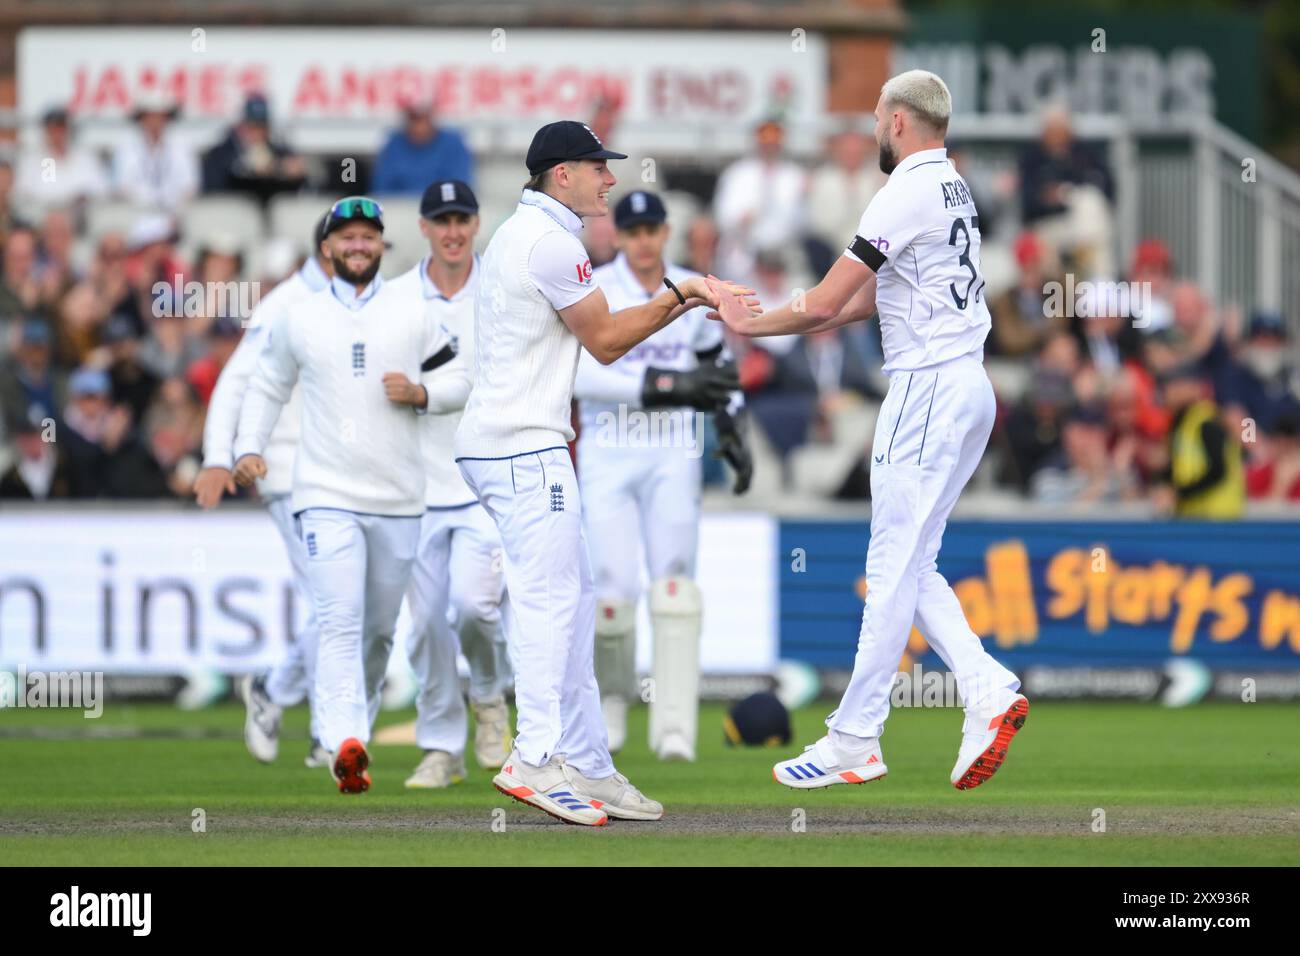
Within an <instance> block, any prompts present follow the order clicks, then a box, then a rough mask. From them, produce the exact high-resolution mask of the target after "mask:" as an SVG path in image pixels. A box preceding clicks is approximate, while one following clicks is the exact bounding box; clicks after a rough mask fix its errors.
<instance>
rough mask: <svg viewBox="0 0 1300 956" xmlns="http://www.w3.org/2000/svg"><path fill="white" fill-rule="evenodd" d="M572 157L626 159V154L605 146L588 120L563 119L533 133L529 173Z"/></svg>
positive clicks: (529, 153)
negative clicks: (585, 121) (584, 121)
mask: <svg viewBox="0 0 1300 956" xmlns="http://www.w3.org/2000/svg"><path fill="white" fill-rule="evenodd" d="M571 159H627V154H626V153H616V152H614V151H613V150H612V149H606V148H605V144H604V143H602V142H601V141H600V140H599V139H598V138H597V137H596V134H595V133H593V132H592V131H591V128H590V127H589V126H587V124H586V123H578V122H575V121H573V120H560V121H559V122H558V123H547V124H546V125H545V126H543V127H542V128H541V129H539V130H538V131H537V132H536V133H534V134H533V142H532V145H531V146H529V147H528V160H527V162H528V174H529V175H530V176H536V175H537V174H538V173H542V172H545V171H546V170H548V169H550V168H551V167H552V166H555V165H558V164H559V163H563V162H567V161H569V160H571Z"/></svg>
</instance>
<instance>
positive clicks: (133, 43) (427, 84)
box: [17, 27, 827, 150]
mask: <svg viewBox="0 0 1300 956" xmlns="http://www.w3.org/2000/svg"><path fill="white" fill-rule="evenodd" d="M724 45H725V48H726V50H727V56H726V59H725V62H722V61H720V60H719V59H718V57H717V51H718V49H720V48H722V46H724ZM579 50H580V51H581V55H578V54H577V53H576V51H579ZM826 63H827V60H826V45H825V42H824V41H823V40H822V38H820V37H817V36H810V37H805V38H803V41H802V42H801V43H800V45H799V48H798V49H797V50H796V49H794V48H793V47H792V41H791V37H790V34H789V33H785V32H768V33H764V32H748V31H747V32H743V33H721V32H687V33H683V32H656V31H642V30H619V31H608V30H605V31H582V30H564V31H560V30H527V29H522V28H521V29H513V28H512V29H509V30H504V29H496V30H487V29H478V30H475V29H462V30H435V29H400V30H397V29H384V28H378V27H376V28H371V29H364V28H361V29H358V28H352V27H349V28H328V27H322V28H317V29H299V28H279V27H242V28H234V27H231V28H224V27H222V28H217V27H214V28H212V29H208V30H195V31H191V30H189V29H186V28H180V27H177V28H147V29H141V28H138V27H122V28H112V27H109V28H95V29H82V28H61V27H31V28H27V29H24V30H23V31H22V32H21V33H20V35H19V38H18V69H17V77H18V107H19V111H20V112H21V113H22V114H23V115H24V116H27V117H34V116H38V115H40V114H41V112H43V111H44V110H45V109H47V108H48V107H49V106H51V105H52V104H61V105H67V107H68V108H69V110H70V112H71V113H72V114H73V115H74V116H75V117H77V118H80V119H84V120H91V121H95V120H121V119H122V118H124V117H128V116H129V115H130V112H131V108H132V105H133V104H134V103H135V102H136V101H137V100H138V98H139V97H140V96H142V95H144V94H146V93H156V92H162V93H165V94H167V95H169V96H170V97H172V98H173V99H174V100H175V101H176V102H178V103H180V104H181V106H182V111H183V114H182V115H183V117H184V121H185V123H186V124H187V125H188V127H189V128H190V129H191V131H192V132H194V133H195V134H197V135H199V136H200V137H201V138H202V139H204V140H208V141H210V140H212V139H213V138H214V137H215V136H216V134H217V133H218V132H219V131H220V130H222V129H224V128H225V126H227V125H228V124H229V123H231V122H232V121H233V120H234V119H235V118H236V115H237V114H238V111H239V109H240V106H241V104H242V102H243V100H244V97H245V96H246V95H247V94H248V93H250V92H254V91H261V92H264V93H265V94H266V95H267V97H268V99H269V101H270V105H271V116H272V120H273V123H274V124H275V126H276V128H277V129H279V130H284V131H286V132H287V133H288V134H289V137H290V139H291V141H292V142H293V143H294V145H296V146H298V147H299V148H301V149H308V150H363V149H369V150H373V149H376V148H378V147H379V146H380V145H381V144H382V142H383V138H384V135H385V134H386V132H387V131H389V130H390V129H391V128H392V126H393V125H394V123H395V122H396V120H397V117H398V112H399V109H400V107H401V105H402V103H403V102H405V101H406V100H408V99H410V98H417V99H423V100H432V101H435V102H436V103H437V104H438V109H439V113H440V115H441V117H442V118H443V119H444V120H445V121H447V122H449V123H452V124H456V125H460V126H464V127H467V128H469V129H470V130H471V131H472V132H473V131H474V129H475V127H477V126H481V125H493V126H496V127H498V128H499V130H500V131H501V133H502V137H503V138H502V139H500V140H497V139H492V140H491V141H490V142H489V141H486V140H485V141H483V142H481V143H479V144H478V145H481V146H491V147H495V148H504V149H508V150H522V149H523V148H525V147H526V146H527V144H528V141H529V138H530V137H531V135H532V133H533V131H534V130H535V129H536V128H537V127H538V126H539V125H541V124H543V123H546V122H550V121H553V120H555V119H556V118H557V117H563V116H573V117H578V118H580V119H588V118H589V117H591V116H593V115H594V114H595V112H596V110H597V108H598V107H599V106H600V105H601V104H602V103H604V104H612V105H614V106H615V107H616V108H617V111H618V126H617V136H618V142H617V145H618V146H619V148H620V149H628V148H631V149H647V148H651V147H653V148H659V149H662V148H665V147H666V146H671V145H672V144H673V143H674V141H675V140H674V138H675V137H682V138H681V139H680V143H681V144H682V145H688V144H690V145H698V144H699V143H700V131H701V130H706V131H711V132H710V133H709V136H710V137H711V138H712V137H716V136H717V135H718V134H719V133H721V132H724V131H730V132H732V133H733V134H734V135H736V136H739V137H740V138H739V139H738V140H737V141H736V143H734V144H733V143H730V142H729V143H726V144H722V143H721V142H720V141H719V143H718V145H719V146H722V145H726V146H727V147H728V148H735V146H739V145H746V144H747V143H748V137H749V129H750V126H751V125H752V124H753V123H754V122H755V121H757V120H758V119H760V118H761V117H763V116H764V115H766V114H768V113H769V112H771V111H774V110H784V111H788V112H789V113H790V114H791V115H795V116H798V117H799V118H800V119H801V120H816V119H817V118H819V117H821V116H822V114H823V111H824V104H825V97H826V94H825V84H826V75H827V65H826ZM113 125H114V124H109V125H105V124H102V123H101V124H97V123H94V122H91V123H88V124H86V126H85V127H84V129H83V135H84V136H85V137H87V140H88V141H89V142H91V143H93V144H96V145H109V144H111V143H112V142H114V140H115V139H116V137H117V131H116V129H114V128H113ZM719 128H720V129H719ZM33 132H34V131H33Z"/></svg>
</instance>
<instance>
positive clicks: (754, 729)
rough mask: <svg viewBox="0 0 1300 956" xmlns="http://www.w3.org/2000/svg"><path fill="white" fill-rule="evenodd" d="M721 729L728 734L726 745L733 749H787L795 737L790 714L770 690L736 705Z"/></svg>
mask: <svg viewBox="0 0 1300 956" xmlns="http://www.w3.org/2000/svg"><path fill="white" fill-rule="evenodd" d="M722 729H723V731H724V732H725V733H726V742H727V743H728V744H731V745H733V746H739V745H742V744H743V745H746V746H750V747H777V746H785V745H786V744H788V743H789V742H790V738H791V737H792V736H793V735H792V734H791V732H790V712H789V711H788V710H786V709H785V705H784V704H782V703H781V701H780V699H779V698H778V697H777V696H776V694H773V693H771V692H769V691H763V692H760V693H757V694H750V695H749V696H748V697H746V698H745V699H744V700H742V701H738V702H737V703H735V704H733V705H732V708H731V710H730V712H729V713H728V714H727V716H726V717H725V718H723V721H722Z"/></svg>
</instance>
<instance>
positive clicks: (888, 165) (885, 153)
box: [880, 140, 898, 176]
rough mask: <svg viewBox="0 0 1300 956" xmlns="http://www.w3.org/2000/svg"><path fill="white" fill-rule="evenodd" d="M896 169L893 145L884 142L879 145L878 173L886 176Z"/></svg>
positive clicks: (896, 162)
mask: <svg viewBox="0 0 1300 956" xmlns="http://www.w3.org/2000/svg"><path fill="white" fill-rule="evenodd" d="M897 168H898V154H897V153H895V152H894V144H893V143H892V142H891V141H889V140H885V141H884V142H883V143H881V144H880V171H881V172H882V173H884V174H885V175H886V176H888V175H889V174H890V173H892V172H893V171H894V170H895V169H897Z"/></svg>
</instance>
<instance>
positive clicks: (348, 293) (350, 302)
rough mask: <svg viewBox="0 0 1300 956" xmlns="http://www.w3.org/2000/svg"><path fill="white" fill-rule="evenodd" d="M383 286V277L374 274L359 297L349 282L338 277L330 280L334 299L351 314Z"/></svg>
mask: <svg viewBox="0 0 1300 956" xmlns="http://www.w3.org/2000/svg"><path fill="white" fill-rule="evenodd" d="M383 284H384V278H383V276H381V275H379V273H375V277H374V278H373V279H371V280H370V285H368V286H366V287H365V288H364V289H362V290H361V293H360V295H358V294H357V290H356V287H355V286H354V285H353V284H352V283H351V282H344V281H343V280H342V279H340V278H339V277H338V276H335V277H334V278H333V279H331V280H330V291H331V292H333V293H334V298H336V299H338V300H339V301H340V302H342V303H343V304H344V305H345V306H347V307H348V308H349V309H351V310H352V311H353V312H356V311H357V310H358V309H360V308H361V307H362V306H363V305H365V304H366V303H367V302H369V301H370V300H371V299H373V298H374V297H375V293H376V292H378V291H379V287H380V286H381V285H383Z"/></svg>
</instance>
